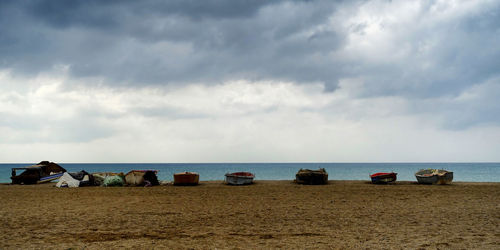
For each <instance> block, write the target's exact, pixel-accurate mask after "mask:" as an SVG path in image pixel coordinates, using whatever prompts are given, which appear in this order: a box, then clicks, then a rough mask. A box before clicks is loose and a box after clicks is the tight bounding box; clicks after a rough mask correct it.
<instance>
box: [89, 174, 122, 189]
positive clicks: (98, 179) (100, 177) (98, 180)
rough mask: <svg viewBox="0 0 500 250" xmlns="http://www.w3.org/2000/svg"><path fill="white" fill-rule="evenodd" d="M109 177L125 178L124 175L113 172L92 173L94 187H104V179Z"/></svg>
mask: <svg viewBox="0 0 500 250" xmlns="http://www.w3.org/2000/svg"><path fill="white" fill-rule="evenodd" d="M108 176H120V177H121V178H124V175H123V173H112V172H98V173H92V178H93V182H94V186H104V179H106V177H108Z"/></svg>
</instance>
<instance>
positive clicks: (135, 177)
mask: <svg viewBox="0 0 500 250" xmlns="http://www.w3.org/2000/svg"><path fill="white" fill-rule="evenodd" d="M156 173H157V171H156V170H132V171H130V172H128V173H127V174H126V175H125V183H126V184H127V185H130V186H146V187H149V186H156V185H159V184H160V183H159V182H158V177H157V176H156Z"/></svg>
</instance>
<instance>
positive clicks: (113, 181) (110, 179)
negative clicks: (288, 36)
mask: <svg viewBox="0 0 500 250" xmlns="http://www.w3.org/2000/svg"><path fill="white" fill-rule="evenodd" d="M123 184H124V181H123V178H122V177H120V176H118V175H112V176H107V177H106V178H104V183H103V186H105V187H119V186H123Z"/></svg>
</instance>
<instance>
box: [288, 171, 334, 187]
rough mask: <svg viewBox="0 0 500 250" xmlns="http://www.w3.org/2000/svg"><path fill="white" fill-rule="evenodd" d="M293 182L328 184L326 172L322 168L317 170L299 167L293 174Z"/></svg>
mask: <svg viewBox="0 0 500 250" xmlns="http://www.w3.org/2000/svg"><path fill="white" fill-rule="evenodd" d="M295 182H296V183H298V184H306V185H324V184H328V173H327V172H326V171H325V169H324V168H320V169H318V170H310V169H302V168H301V169H300V170H299V172H297V174H296V175H295Z"/></svg>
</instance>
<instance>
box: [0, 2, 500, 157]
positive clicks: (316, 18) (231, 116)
mask: <svg viewBox="0 0 500 250" xmlns="http://www.w3.org/2000/svg"><path fill="white" fill-rule="evenodd" d="M498 27H500V2H499V1H488V0H481V1H415V2H407V1H272V2H269V1H220V0H218V1H203V2H200V3H198V2H190V1H168V2H161V1H119V2H118V1H116V2H115V1H108V2H102V1H69V2H68V1H2V2H1V3H0V28H1V30H2V35H1V36H0V55H1V56H0V104H1V105H0V115H1V118H0V131H1V135H2V141H1V142H0V148H2V151H3V152H4V153H3V155H0V156H1V159H3V161H24V159H25V158H23V157H25V156H22V155H20V154H19V153H17V154H16V153H15V152H16V151H18V150H23V149H24V150H26V149H29V150H30V151H32V152H34V153H33V160H34V161H38V158H43V156H44V155H47V156H50V157H51V158H54V157H55V158H57V157H60V158H61V159H63V160H64V161H90V162H92V161H148V162H150V161H187V162H189V161H454V160H459V161H460V160H463V161H481V160H485V161H491V160H499V158H498V157H497V156H495V153H494V152H493V151H494V150H493V149H496V148H498V146H500V145H498V144H499V143H498V141H500V140H498V137H499V136H500V133H499V125H500V103H499V102H498V101H497V97H498V96H500V70H499V66H500V46H498V44H500V29H499V28H498ZM472 146H473V149H471V147H472ZM38 147H42V148H44V149H42V150H40V151H38V152H40V153H36V152H35V151H36V148H38ZM58 152H64V155H67V156H63V154H62V153H58ZM76 152H80V153H76ZM82 152H86V153H82ZM106 152H107V153H106ZM134 152H135V154H134ZM164 152H168V153H164ZM415 152H418V153H415ZM123 155H127V157H128V158H126V159H122V158H120V157H123ZM193 155H196V157H194V158H193V157H192V156H193ZM106 157H108V158H106ZM35 158H36V159H35Z"/></svg>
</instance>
